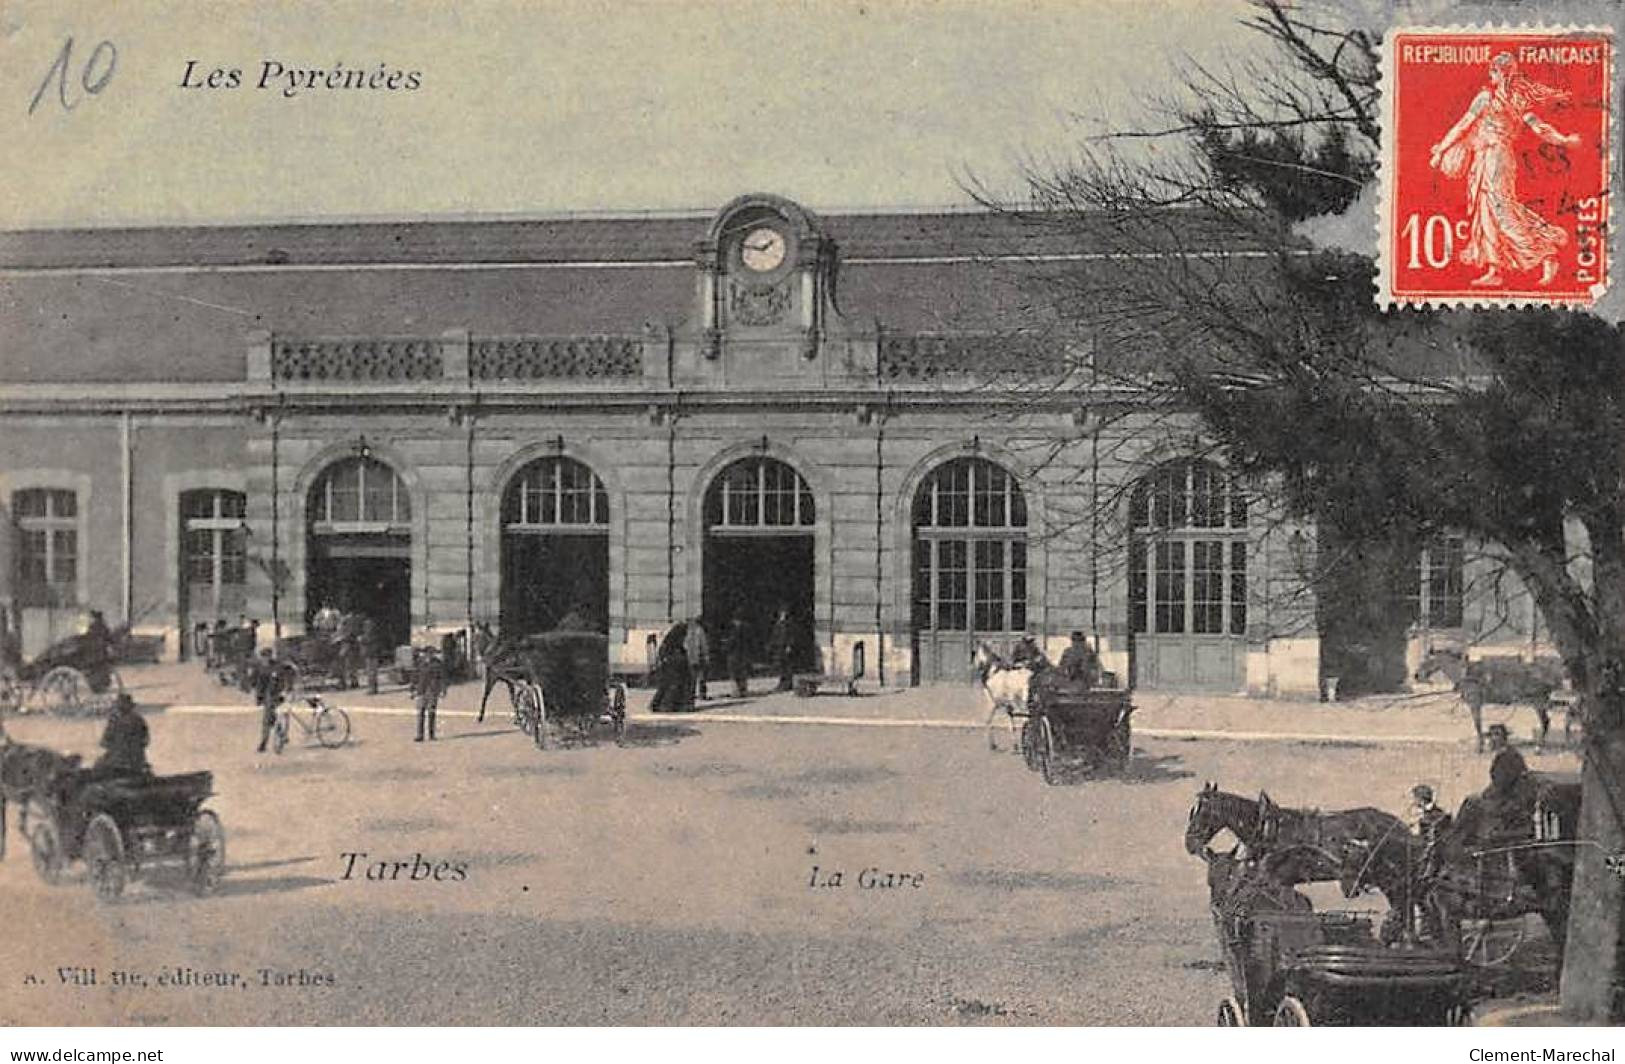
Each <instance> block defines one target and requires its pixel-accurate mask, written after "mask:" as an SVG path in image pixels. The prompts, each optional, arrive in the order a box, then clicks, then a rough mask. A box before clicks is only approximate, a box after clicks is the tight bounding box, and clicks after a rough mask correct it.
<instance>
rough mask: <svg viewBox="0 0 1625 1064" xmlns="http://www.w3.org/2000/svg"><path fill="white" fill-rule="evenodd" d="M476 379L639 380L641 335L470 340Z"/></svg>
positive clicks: (472, 373)
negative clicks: (637, 378)
mask: <svg viewBox="0 0 1625 1064" xmlns="http://www.w3.org/2000/svg"><path fill="white" fill-rule="evenodd" d="M468 373H469V376H470V377H471V378H472V379H474V380H554V379H574V380H581V379H587V380H590V379H593V378H602V377H609V378H616V377H639V376H642V375H643V339H642V337H638V336H561V337H546V336H535V337H532V336H520V337H477V338H475V339H474V340H472V341H471V342H470V345H469V353H468Z"/></svg>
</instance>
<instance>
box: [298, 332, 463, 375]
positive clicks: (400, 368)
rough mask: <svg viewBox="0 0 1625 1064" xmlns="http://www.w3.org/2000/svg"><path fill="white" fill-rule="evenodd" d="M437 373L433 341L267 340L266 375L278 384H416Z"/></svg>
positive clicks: (436, 344) (440, 362)
mask: <svg viewBox="0 0 1625 1064" xmlns="http://www.w3.org/2000/svg"><path fill="white" fill-rule="evenodd" d="M443 374H444V362H443V360H442V358H441V354H440V341H439V340H438V339H429V338H418V337H409V338H408V337H397V338H388V339H359V340H355V339H316V340H283V339H273V340H272V341H271V376H272V378H273V379H275V380H278V381H420V380H437V379H439V378H440V377H441V376H442V375H443Z"/></svg>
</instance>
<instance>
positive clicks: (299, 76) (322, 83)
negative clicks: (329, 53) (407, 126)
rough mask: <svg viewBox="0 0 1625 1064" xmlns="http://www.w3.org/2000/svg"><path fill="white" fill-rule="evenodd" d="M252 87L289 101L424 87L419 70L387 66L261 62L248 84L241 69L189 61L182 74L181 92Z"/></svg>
mask: <svg viewBox="0 0 1625 1064" xmlns="http://www.w3.org/2000/svg"><path fill="white" fill-rule="evenodd" d="M244 85H251V86H253V87H254V88H255V89H257V90H262V91H265V92H280V93H281V94H282V95H283V96H284V97H286V98H289V99H292V98H293V97H295V96H298V95H299V94H300V93H302V92H329V91H331V92H344V91H352V92H354V91H362V92H416V91H417V90H418V89H420V88H422V87H423V72H422V71H421V70H404V69H402V68H400V67H396V66H391V65H389V64H388V63H379V64H378V65H376V66H347V65H346V64H344V63H334V64H333V65H332V66H330V67H301V66H290V65H288V64H286V63H281V62H278V61H277V60H275V59H265V60H261V62H260V65H259V69H258V71H257V72H256V73H252V74H251V75H250V78H249V79H248V80H245V79H244V77H243V68H242V67H227V66H215V65H211V64H209V63H205V62H203V61H202V60H200V59H188V60H187V61H186V69H185V70H184V71H182V72H181V82H180V87H181V88H183V89H240V88H242V87H243V86H244Z"/></svg>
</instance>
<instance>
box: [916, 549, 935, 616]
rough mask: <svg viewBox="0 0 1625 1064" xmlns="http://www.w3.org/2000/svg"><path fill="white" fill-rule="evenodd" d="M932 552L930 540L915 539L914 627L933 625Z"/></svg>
mask: <svg viewBox="0 0 1625 1064" xmlns="http://www.w3.org/2000/svg"><path fill="white" fill-rule="evenodd" d="M931 553H932V544H931V541H930V540H924V539H919V540H915V541H914V627H915V628H916V629H922V630H923V629H928V628H930V627H932V623H931Z"/></svg>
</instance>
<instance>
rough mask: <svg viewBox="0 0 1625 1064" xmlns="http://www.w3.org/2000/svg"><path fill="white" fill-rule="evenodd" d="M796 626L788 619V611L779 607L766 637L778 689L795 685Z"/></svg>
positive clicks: (792, 687) (787, 689)
mask: <svg viewBox="0 0 1625 1064" xmlns="http://www.w3.org/2000/svg"><path fill="white" fill-rule="evenodd" d="M795 629H796V626H795V624H794V622H792V621H791V620H790V611H789V610H788V609H786V608H785V607H783V606H780V607H779V616H778V618H777V619H776V620H774V622H773V632H772V634H771V635H769V636H768V638H767V649H768V653H770V654H771V655H772V656H773V667H774V668H775V669H777V670H778V673H779V686H778V687H776V688H775V690H778V691H789V690H792V689H794V687H795V685H796V684H795V657H796V630H795Z"/></svg>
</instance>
